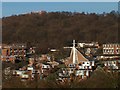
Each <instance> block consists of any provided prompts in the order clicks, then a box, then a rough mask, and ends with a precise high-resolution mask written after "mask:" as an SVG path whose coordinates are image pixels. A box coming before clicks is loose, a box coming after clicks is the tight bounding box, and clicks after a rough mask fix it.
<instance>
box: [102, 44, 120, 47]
mask: <svg viewBox="0 0 120 90" xmlns="http://www.w3.org/2000/svg"><path fill="white" fill-rule="evenodd" d="M103 47H120V44H103Z"/></svg>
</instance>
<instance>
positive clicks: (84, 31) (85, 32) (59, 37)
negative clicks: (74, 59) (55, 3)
mask: <svg viewBox="0 0 120 90" xmlns="http://www.w3.org/2000/svg"><path fill="white" fill-rule="evenodd" d="M2 24H3V25H2V38H3V43H6V44H9V43H27V42H29V43H31V44H32V45H37V46H38V47H39V49H40V50H43V51H45V50H47V49H48V48H60V47H62V46H67V45H69V44H71V43H72V40H73V39H75V40H76V41H77V42H84V41H85V42H86V41H97V42H100V43H108V42H110V43H111V42H118V15H117V14H116V13H115V12H111V13H107V14H99V15H98V14H95V13H89V14H85V13H84V12H82V13H77V12H74V13H72V12H49V13H47V12H44V13H30V14H23V15H22V14H21V15H13V16H10V17H3V18H2Z"/></svg>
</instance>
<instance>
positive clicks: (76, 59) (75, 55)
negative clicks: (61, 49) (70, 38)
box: [65, 47, 89, 64]
mask: <svg viewBox="0 0 120 90" xmlns="http://www.w3.org/2000/svg"><path fill="white" fill-rule="evenodd" d="M85 61H89V60H88V59H87V58H85V57H84V56H83V55H82V54H81V53H80V52H79V51H78V50H77V49H76V48H75V47H73V48H72V49H71V54H70V57H69V58H68V60H67V61H66V62H65V64H79V63H82V62H85Z"/></svg>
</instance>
